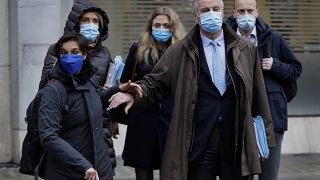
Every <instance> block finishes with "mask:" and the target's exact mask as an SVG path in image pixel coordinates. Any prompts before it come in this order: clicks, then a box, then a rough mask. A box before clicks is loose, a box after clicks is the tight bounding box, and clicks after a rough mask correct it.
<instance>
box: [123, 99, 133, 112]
mask: <svg viewBox="0 0 320 180" xmlns="http://www.w3.org/2000/svg"><path fill="white" fill-rule="evenodd" d="M132 105H133V103H131V102H130V103H128V104H127V105H126V107H125V108H124V112H125V113H126V114H128V111H129V109H130V108H131V107H132Z"/></svg>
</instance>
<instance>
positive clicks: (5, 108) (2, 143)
mask: <svg viewBox="0 0 320 180" xmlns="http://www.w3.org/2000/svg"><path fill="white" fill-rule="evenodd" d="M8 7H9V0H2V1H1V2H0V55H1V58H0V102H1V103H0V163H1V162H8V161H10V160H11V151H12V150H11V147H12V146H11V131H10V130H11V122H10V120H11V117H10V61H9V9H8Z"/></svg>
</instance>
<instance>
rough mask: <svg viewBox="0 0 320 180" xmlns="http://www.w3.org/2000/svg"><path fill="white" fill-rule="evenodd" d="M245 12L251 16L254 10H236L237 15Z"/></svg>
mask: <svg viewBox="0 0 320 180" xmlns="http://www.w3.org/2000/svg"><path fill="white" fill-rule="evenodd" d="M246 11H247V13H248V14H253V13H254V12H255V11H256V10H255V9H237V12H238V13H239V14H246Z"/></svg>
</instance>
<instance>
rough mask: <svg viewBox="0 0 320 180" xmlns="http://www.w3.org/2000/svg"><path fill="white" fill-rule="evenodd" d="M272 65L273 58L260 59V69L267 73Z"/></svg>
mask: <svg viewBox="0 0 320 180" xmlns="http://www.w3.org/2000/svg"><path fill="white" fill-rule="evenodd" d="M272 64H273V58H272V57H270V58H263V59H262V69H263V70H267V71H269V70H270V69H271V67H272Z"/></svg>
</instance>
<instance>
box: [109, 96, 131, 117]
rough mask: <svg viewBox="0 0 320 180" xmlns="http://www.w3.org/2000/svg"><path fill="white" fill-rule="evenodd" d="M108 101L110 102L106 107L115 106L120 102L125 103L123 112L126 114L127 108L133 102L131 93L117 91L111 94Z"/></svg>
mask: <svg viewBox="0 0 320 180" xmlns="http://www.w3.org/2000/svg"><path fill="white" fill-rule="evenodd" d="M109 102H110V104H109V107H108V109H112V108H116V107H118V106H119V105H121V104H127V105H126V107H125V108H124V112H125V113H126V114H128V111H129V109H130V108H131V106H132V105H133V103H134V99H133V97H132V96H131V94H128V93H122V92H118V93H117V94H114V95H112V96H111V98H110V99H109Z"/></svg>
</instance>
